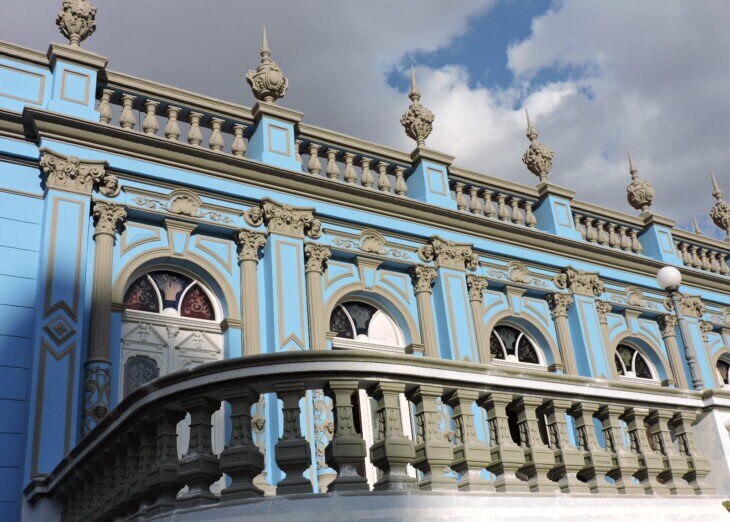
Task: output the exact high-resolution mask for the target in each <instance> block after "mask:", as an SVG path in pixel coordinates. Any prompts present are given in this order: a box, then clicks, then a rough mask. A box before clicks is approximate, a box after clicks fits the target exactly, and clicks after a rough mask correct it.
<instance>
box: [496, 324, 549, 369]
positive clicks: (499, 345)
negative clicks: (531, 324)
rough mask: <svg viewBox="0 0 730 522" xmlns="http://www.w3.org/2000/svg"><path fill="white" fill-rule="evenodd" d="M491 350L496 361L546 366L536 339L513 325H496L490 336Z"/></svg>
mask: <svg viewBox="0 0 730 522" xmlns="http://www.w3.org/2000/svg"><path fill="white" fill-rule="evenodd" d="M489 351H490V353H491V354H492V359H493V360H496V361H505V362H511V363H523V364H534V365H539V366H545V359H544V357H543V354H542V352H541V351H540V349H539V348H538V347H537V344H536V343H535V341H533V340H532V338H530V336H529V335H527V334H526V333H524V332H521V331H520V330H518V329H516V328H513V327H512V326H506V325H498V326H495V327H494V329H493V330H492V335H491V336H490V337H489Z"/></svg>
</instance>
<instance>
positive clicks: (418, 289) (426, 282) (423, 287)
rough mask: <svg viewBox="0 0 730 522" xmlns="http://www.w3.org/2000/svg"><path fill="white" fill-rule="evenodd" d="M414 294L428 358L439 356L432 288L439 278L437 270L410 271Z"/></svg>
mask: <svg viewBox="0 0 730 522" xmlns="http://www.w3.org/2000/svg"><path fill="white" fill-rule="evenodd" d="M410 274H411V282H412V283H413V292H414V293H415V294H416V304H417V306H418V325H419V328H420V329H421V342H422V343H423V347H424V352H425V355H426V357H438V356H439V344H438V337H437V336H436V324H435V323H436V318H435V316H434V313H433V303H432V301H431V299H432V293H433V290H432V287H433V284H434V281H435V279H436V277H437V273H436V269H435V268H434V267H432V266H427V265H414V266H412V267H411V269H410Z"/></svg>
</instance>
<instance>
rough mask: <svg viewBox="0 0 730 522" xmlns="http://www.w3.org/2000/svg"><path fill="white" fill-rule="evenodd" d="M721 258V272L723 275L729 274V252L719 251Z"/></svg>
mask: <svg viewBox="0 0 730 522" xmlns="http://www.w3.org/2000/svg"><path fill="white" fill-rule="evenodd" d="M718 256H719V259H718V263H720V273H721V274H722V275H728V274H729V273H730V267H728V263H727V261H726V260H725V258H726V257H727V254H723V253H722V252H720V253H718Z"/></svg>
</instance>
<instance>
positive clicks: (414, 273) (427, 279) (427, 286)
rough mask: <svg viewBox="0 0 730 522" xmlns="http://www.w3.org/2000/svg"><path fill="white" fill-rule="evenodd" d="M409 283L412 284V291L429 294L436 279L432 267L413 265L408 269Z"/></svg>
mask: <svg viewBox="0 0 730 522" xmlns="http://www.w3.org/2000/svg"><path fill="white" fill-rule="evenodd" d="M410 274H411V282H412V283H413V291H414V292H415V293H419V292H429V293H430V292H431V287H432V286H433V283H434V281H435V280H436V277H437V275H438V274H437V272H436V269H435V268H434V267H432V266H426V265H414V266H412V267H411V269H410Z"/></svg>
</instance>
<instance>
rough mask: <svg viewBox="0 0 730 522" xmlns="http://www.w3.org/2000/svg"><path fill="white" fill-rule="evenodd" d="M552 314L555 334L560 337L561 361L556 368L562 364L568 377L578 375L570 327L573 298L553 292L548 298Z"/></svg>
mask: <svg viewBox="0 0 730 522" xmlns="http://www.w3.org/2000/svg"><path fill="white" fill-rule="evenodd" d="M547 301H548V304H549V305H550V312H551V315H552V317H553V322H554V323H555V332H556V333H557V335H558V348H559V350H560V353H559V354H556V355H558V356H559V357H560V361H557V357H556V361H555V364H556V366H557V365H559V364H562V366H563V371H564V372H565V373H567V374H568V375H578V366H577V365H576V363H575V353H574V352H573V342H572V340H571V338H570V326H569V325H568V308H569V307H570V305H572V304H573V296H572V295H570V294H564V293H561V292H553V293H552V294H548V296H547Z"/></svg>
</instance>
